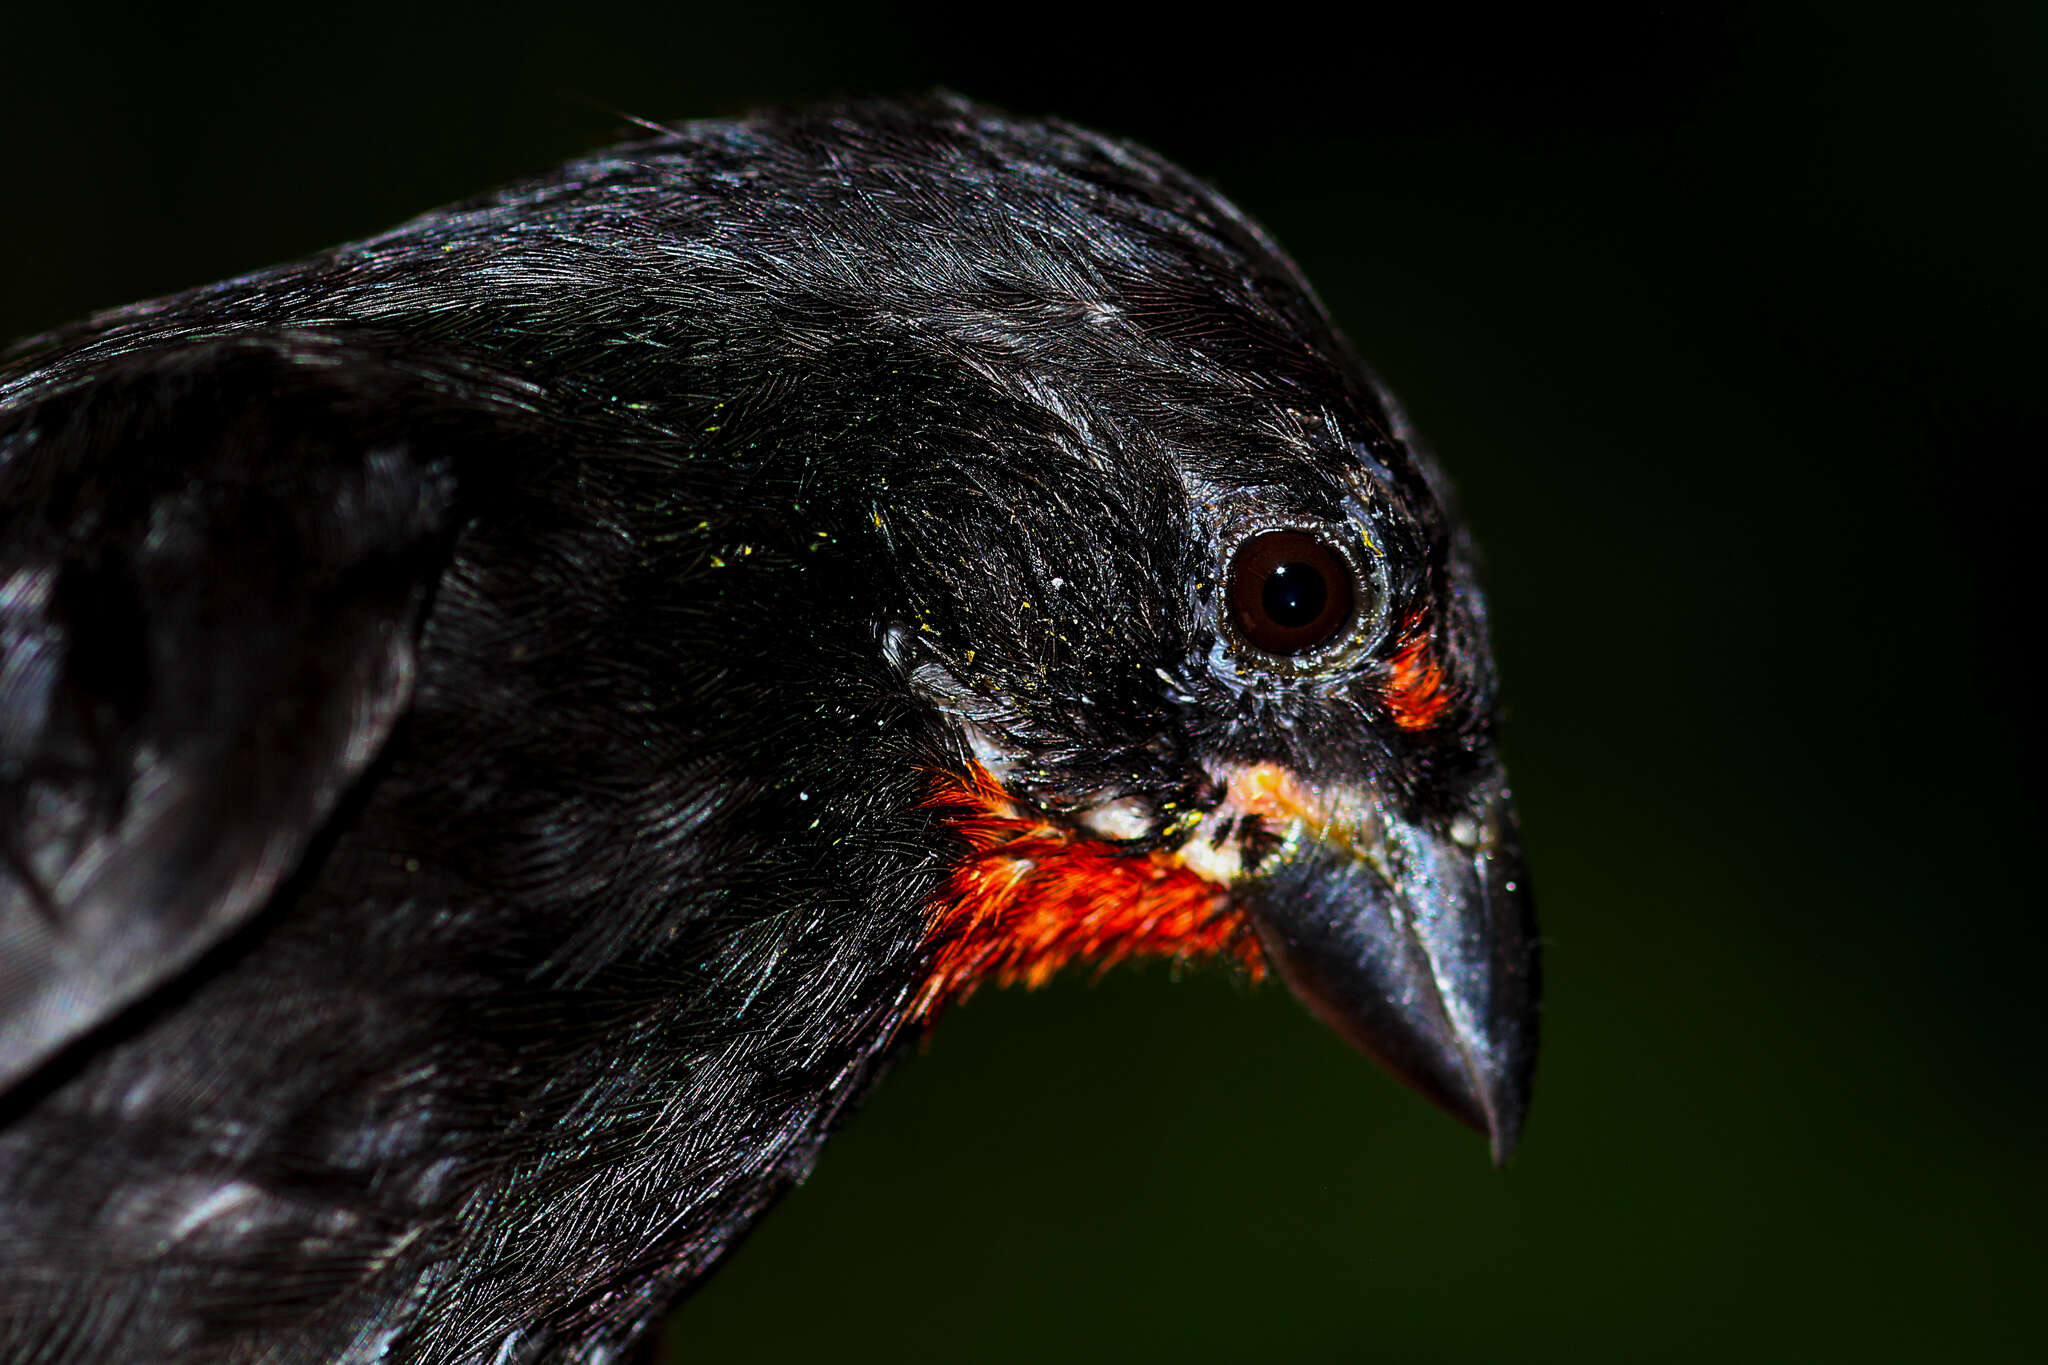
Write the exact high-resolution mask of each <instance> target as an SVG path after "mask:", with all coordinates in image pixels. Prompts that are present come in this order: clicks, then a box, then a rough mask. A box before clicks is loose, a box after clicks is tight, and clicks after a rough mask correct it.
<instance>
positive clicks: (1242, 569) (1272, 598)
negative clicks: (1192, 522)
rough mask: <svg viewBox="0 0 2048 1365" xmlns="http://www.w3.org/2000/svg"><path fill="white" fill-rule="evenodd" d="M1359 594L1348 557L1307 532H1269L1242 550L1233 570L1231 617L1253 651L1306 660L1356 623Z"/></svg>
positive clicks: (1231, 577)
mask: <svg viewBox="0 0 2048 1365" xmlns="http://www.w3.org/2000/svg"><path fill="white" fill-rule="evenodd" d="M1354 597H1355V593H1354V590H1353V588H1352V585H1351V567H1350V565H1348V564H1346V563H1345V562H1344V557H1343V556H1342V555H1340V554H1338V553H1337V552H1336V551H1335V550H1333V549H1331V548H1330V547H1329V546H1327V545H1325V544H1324V543H1323V542H1322V541H1320V540H1317V539H1316V538H1315V537H1314V536H1312V535H1309V534H1308V533H1307V532H1305V531H1267V532H1265V533H1264V534H1263V535H1256V536H1253V537H1252V538H1251V539H1250V540H1247V541H1246V542H1245V543H1244V544H1243V545H1241V546H1239V547H1238V551H1237V557H1236V558H1235V559H1234V560H1232V561H1231V565H1230V612H1231V616H1232V617H1233V618H1234V619H1235V620H1236V622H1237V629H1238V632H1239V633H1240V634H1242V635H1243V636H1244V638H1245V640H1246V641H1247V642H1248V643H1250V644H1251V645H1252V646H1253V648H1255V649H1260V650H1263V651H1265V652H1266V653H1268V654H1278V655H1282V656H1292V655H1296V654H1306V653H1308V652H1309V651H1310V650H1312V649H1315V648H1317V647H1318V646H1320V645H1324V644H1327V643H1329V641H1330V640H1331V639H1332V638H1333V637H1334V636H1335V635H1336V634H1337V632H1338V631H1340V630H1342V629H1343V628H1344V626H1345V625H1346V624H1347V623H1348V622H1349V621H1350V620H1351V610H1352V605H1353V598H1354Z"/></svg>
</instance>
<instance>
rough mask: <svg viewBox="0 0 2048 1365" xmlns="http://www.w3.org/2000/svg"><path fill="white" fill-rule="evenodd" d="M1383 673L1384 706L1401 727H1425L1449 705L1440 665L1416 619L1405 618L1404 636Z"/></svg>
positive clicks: (1449, 701) (1408, 728) (1427, 636)
mask: <svg viewBox="0 0 2048 1365" xmlns="http://www.w3.org/2000/svg"><path fill="white" fill-rule="evenodd" d="M1387 672H1388V678H1387V689H1386V694H1385V695H1386V699H1387V706H1388V708H1389V709H1390V710H1391V711H1392V712H1393V716H1394V724H1396V725H1398V726H1400V727H1401V728H1402V729H1403V730H1427V729H1428V728H1429V727H1430V726H1432V725H1434V724H1436V722H1437V720H1438V718H1439V717H1441V716H1442V715H1443V713H1444V711H1445V709H1446V708H1448V707H1449V706H1450V704H1451V699H1450V695H1449V694H1448V693H1447V692H1446V691H1445V689H1444V670H1443V667H1442V665H1440V664H1438V663H1437V661H1436V655H1435V653H1434V652H1433V651H1432V650H1431V649H1430V647H1429V635H1428V634H1427V632H1425V631H1424V630H1423V629H1422V622H1421V620H1420V619H1419V618H1410V620H1409V621H1408V628H1407V632H1406V638H1405V639H1404V640H1403V641H1402V644H1401V648H1400V650H1399V651H1398V652H1396V653H1395V655H1394V657H1393V659H1392V661H1391V662H1390V663H1389V664H1388V669H1387Z"/></svg>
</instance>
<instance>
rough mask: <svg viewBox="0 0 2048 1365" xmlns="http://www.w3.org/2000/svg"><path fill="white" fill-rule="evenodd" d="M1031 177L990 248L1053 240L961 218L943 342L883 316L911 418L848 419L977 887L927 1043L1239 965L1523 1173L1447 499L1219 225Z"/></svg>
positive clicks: (891, 396)
mask: <svg viewBox="0 0 2048 1365" xmlns="http://www.w3.org/2000/svg"><path fill="white" fill-rule="evenodd" d="M1048 145H1050V146H1051V147H1052V148H1053V149H1054V150H1053V151H1052V152H1050V153H1048V152H1047V151H1046V148H1047V146H1048ZM1030 150H1031V151H1032V153H1033V154H1034V155H1036V156H1038V157H1039V158H1041V159H1042V160H1045V161H1050V162H1052V163H1054V164H1052V165H1051V166H1050V167H1049V168H1047V169H1045V170H1044V171H1043V172H1042V173H1041V174H1039V175H1037V176H1036V177H1032V176H1025V175H1018V176H1016V177H1015V179H1014V181H1013V182H1012V183H1011V184H1010V185H1008V186H1006V187H1005V188H1006V193H1007V202H1006V205H1005V215H1006V217H1005V221H1004V223H1003V225H1002V228H1001V234H1002V235H1001V236H1000V237H998V236H996V235H994V234H993V233H991V234H990V235H989V236H988V237H987V238H986V239H985V240H987V241H989V242H995V241H1004V240H1006V241H1009V242H1013V243H1014V242H1015V241H1017V240H1018V239H1019V238H1023V239H1025V240H1028V241H1030V242H1032V243H1033V244H1034V245H1035V249H1034V250H1033V251H1032V252H1029V253H1021V252H1020V253H1016V254H1014V255H1012V256H1009V257H1004V256H1002V255H1001V254H1000V253H999V252H997V251H996V250H995V249H994V248H993V247H987V248H985V249H984V250H983V251H982V253H981V254H980V255H977V252H976V248H977V246H979V245H981V241H982V240H983V239H978V238H977V235H976V234H975V233H974V232H971V231H967V230H965V229H963V230H962V231H960V232H959V233H957V234H955V236H954V237H953V238H952V240H951V241H950V242H949V244H948V245H949V250H950V251H951V253H952V259H953V260H954V262H955V271H954V278H953V279H952V280H946V279H937V280H936V281H934V279H933V278H932V275H933V274H935V273H936V272H927V273H926V274H919V273H918V272H915V271H912V272H908V273H907V276H906V278H908V279H910V280H912V281H913V282H914V284H913V287H914V288H916V289H918V290H921V291H927V292H926V293H925V295H924V296H923V297H921V298H919V299H918V300H917V302H916V304H915V305H914V306H905V307H903V308H902V309H901V314H902V315H903V316H908V317H914V318H915V319H916V324H915V325H914V326H909V327H904V326H899V325H897V324H894V323H893V322H891V321H889V320H881V321H879V322H877V323H876V324H875V325H874V326H873V327H872V328H871V329H870V337H871V338H872V337H874V336H876V335H880V336H884V337H888V338H889V341H888V342H887V343H886V344H879V345H876V344H870V345H869V346H868V348H867V349H866V350H865V351H864V353H863V354H864V357H865V358H864V359H863V360H861V361H860V362H858V363H859V365H860V367H861V368H862V369H864V370H865V371H866V373H865V376H864V377H863V378H862V379H860V380H859V382H849V383H847V384H846V385H845V386H844V387H845V390H846V391H848V392H858V393H860V394H863V395H867V396H870V397H871V396H873V395H876V394H886V395H887V401H886V403H885V404H883V405H881V407H880V408H879V409H877V410H871V411H869V412H867V413H865V414H863V415H861V416H860V417H859V418H858V420H856V419H855V417H854V416H852V415H850V414H841V417H840V419H839V425H840V426H841V427H842V428H844V429H855V430H858V431H859V432H860V433H861V437H862V440H863V442H864V443H865V445H866V448H868V449H877V448H881V449H887V450H888V451H889V452H891V455H890V458H889V459H887V460H886V461H882V462H872V463H871V466H870V467H871V469H872V470H874V471H876V472H875V473H874V474H873V477H870V478H868V479H866V480H865V481H861V482H860V484H859V488H860V499H861V500H860V502H859V505H858V506H857V507H854V508H850V509H847V516H846V521H847V522H848V523H850V524H851V525H852V526H853V527H854V528H855V533H856V534H857V535H859V536H864V537H866V538H867V539H868V540H869V541H870V542H871V543H872V545H873V546H874V547H875V549H876V553H875V554H874V556H873V558H872V561H871V563H872V564H874V565H878V566H880V567H879V568H877V569H876V570H875V573H876V576H877V577H878V579H879V580H881V581H884V582H886V584H887V585H888V586H887V588H886V589H885V590H884V592H883V594H882V596H883V598H884V599H885V601H886V604H887V605H886V609H884V610H882V611H881V612H880V613H879V615H878V624H877V629H878V636H879V643H880V645H881V648H882V652H883V654H884V656H885V658H886V660H887V661H888V664H889V665H890V667H891V668H892V669H893V670H894V671H895V673H896V674H897V675H898V676H899V677H900V678H901V679H902V681H903V682H904V684H905V685H907V687H908V688H909V689H910V690H911V691H912V692H913V693H914V694H915V695H916V696H917V698H919V699H920V701H921V702H922V704H924V705H925V706H927V707H928V708H930V710H931V711H932V712H934V713H936V716H937V717H938V718H939V722H940V725H941V727H942V729H943V730H944V732H945V734H946V736H947V740H948V745H947V753H948V757H947V759H946V761H945V762H943V763H940V764H938V765H935V770H934V771H933V772H932V773H931V774H930V780H929V783H928V790H927V795H926V797H925V801H926V808H927V810H928V811H929V812H930V813H931V814H932V815H933V816H934V818H936V819H937V820H939V821H940V822H941V823H943V824H945V825H946V826H948V827H949V828H950V830H951V832H952V835H953V836H954V837H953V847H954V849H955V854H954V857H955V861H954V862H953V864H952V866H951V867H950V870H949V872H948V874H947V876H946V877H945V879H944V884H943V889H942V891H941V892H940V894H939V895H938V896H937V897H936V898H935V899H934V900H933V901H932V902H931V903H930V905H929V906H928V908H927V912H926V913H927V919H928V927H927V934H928V947H929V962H930V966H929V969H928V972H927V974H926V976H925V978H924V980H923V982H922V984H921V985H920V986H919V987H918V988H917V990H916V993H915V995H914V998H913V1000H912V1002H911V1005H910V1008H909V1011H908V1014H907V1017H908V1018H909V1019H911V1020H927V1019H929V1018H931V1017H932V1016H934V1015H935V1014H936V1013H937V1012H938V1011H939V1010H940V1008H941V1007H942V1006H943V1005H944V1004H945V1003H946V1002H947V1001H949V1000H952V999H956V998H959V997H960V996H962V995H964V994H966V993H967V992H969V991H971V990H973V989H974V988H975V987H976V986H977V985H978V984H980V983H982V982H985V981H994V982H999V983H1018V982H1021V983H1025V984H1035V983H1037V982H1040V981H1043V980H1045V979H1046V978H1048V977H1049V976H1051V975H1052V974H1054V973H1055V972H1057V971H1058V970H1059V969H1061V968H1062V967H1064V966H1067V965H1069V964H1072V963H1083V962H1089V963H1106V962H1111V961H1115V960H1117V959H1120V958H1125V957H1130V956H1139V955H1164V956H1168V957H1173V958H1198V957H1204V956H1214V955H1221V956H1224V957H1228V958H1232V959H1235V960H1236V961H1237V962H1239V963H1240V964H1242V966H1243V967H1244V969H1245V970H1247V971H1248V972H1250V973H1251V974H1253V975H1255V976H1256V975H1259V974H1262V973H1263V972H1264V971H1266V970H1268V969H1270V970H1271V971H1273V972H1274V973H1276V974H1277V975H1278V976H1279V977H1280V978H1281V979H1282V980H1283V981H1284V982H1285V983H1286V984H1287V986H1288V987H1289V988H1290V989H1291V990H1292V991H1293V992H1294V993H1295V994H1296V995H1297V996H1298V997H1299V998H1300V999H1301V1000H1302V1001H1303V1003H1305V1004H1306V1005H1307V1006H1308V1008H1309V1009H1311V1010H1312V1011H1313V1012H1314V1013H1315V1014H1316V1015H1318V1016H1319V1017H1320V1018H1322V1019H1323V1020H1324V1021H1326V1022H1327V1023H1328V1024H1330V1025H1331V1026H1332V1027H1333V1028H1334V1029H1335V1030H1336V1031H1337V1032H1338V1033H1339V1034H1341V1035H1342V1036H1343V1037H1344V1038H1346V1039H1347V1040H1349V1041H1350V1042H1351V1043H1353V1044H1354V1045H1356V1046H1357V1047H1358V1048H1360V1049H1362V1050H1363V1051H1364V1052H1366V1053H1367V1054H1369V1055H1370V1056H1372V1057H1373V1058H1375V1059H1377V1060H1378V1061H1379V1062H1380V1063H1382V1064H1383V1065H1385V1066H1386V1067H1387V1068H1388V1069H1390V1070H1391V1071H1392V1072H1393V1073H1394V1074H1395V1075H1397V1076H1399V1077H1400V1078H1401V1079H1403V1080H1404V1081H1406V1082H1407V1083H1409V1084H1410V1085H1412V1086H1413V1087H1415V1088H1416V1089H1417V1090H1419V1091H1421V1092H1422V1093H1423V1094H1424V1095H1426V1096H1428V1097H1429V1098H1430V1099H1432V1100H1433V1101H1435V1102H1436V1103H1437V1104H1439V1105H1440V1106H1442V1107H1443V1108H1444V1109H1446V1110H1448V1111H1449V1112H1450V1113H1451V1114H1453V1115H1455V1116H1456V1117H1458V1118H1460V1119H1462V1120H1463V1121H1465V1122H1466V1123H1468V1124H1470V1125H1471V1126H1473V1127H1474V1128H1476V1129H1478V1130H1479V1131H1481V1132H1482V1133H1484V1134H1486V1135H1487V1136H1488V1137H1489V1138H1490V1140H1491V1143H1492V1147H1493V1151H1494V1154H1495V1157H1496V1159H1497V1160H1505V1159H1506V1156H1507V1154H1508V1153H1509V1151H1510V1150H1511V1149H1512V1147H1513V1145H1514V1143H1515V1141H1516V1138H1517V1136H1518V1134H1519V1131H1520V1128H1521V1123H1522V1118H1523V1114H1524V1111H1525V1109H1526V1106H1527V1103H1528V1099H1529V1090H1530V1080H1531V1073H1532V1070H1533V1065H1534V1058H1535V1049H1536V1034H1537V1017H1536V1010H1537V999H1538V963H1537V944H1536V937H1535V929H1534V923H1533V918H1532V914H1531V908H1530V898H1529V890H1528V882H1527V878H1526V875H1525V873H1524V870H1523V858H1522V852H1521V847H1520V842H1519V837H1518V834H1517V827H1516V820H1515V814H1514V809H1513V804H1512V801H1511V798H1510V795H1509V791H1508V787H1507V783H1506V779H1505V775H1504V773H1503V770H1502V767H1501V764H1500V761H1499V758H1498V756H1497V753H1496V749H1495V727H1496V719H1497V694H1496V685H1495V676H1494V670H1493V666H1492V661H1491V656H1490V648H1489V644H1488V639H1487V623H1486V607H1485V602H1484V598H1483V596H1482V594H1481V591H1480V588H1479V584H1478V581H1477V577H1476V571H1475V563H1474V558H1475V556H1474V551H1473V548H1472V545H1471V542H1470V539H1469V537H1468V536H1467V534H1466V533H1465V531H1464V529H1463V526H1462V523H1461V521H1460V520H1459V517H1458V513H1457V509H1456V506H1455V503H1454V499H1453V497H1452V494H1451V491H1450V489H1449V486H1448V484H1447V482H1446V481H1445V479H1444V477H1443V475H1442V474H1441V472H1440V470H1439V469H1438V467H1437V466H1436V464H1435V462H1434V460H1433V459H1432V457H1431V455H1430V454H1429V452H1428V451H1427V450H1426V449H1425V448H1424V447H1423V445H1422V444H1421V442H1420V440H1419V439H1418V437H1417V435H1416V433H1415V432H1414V431H1413V429H1412V428H1411V426H1410V424H1409V423H1408V421H1407V419H1406V417H1405V416H1404V415H1403V413H1402V412H1401V411H1400V409H1399V408H1398V406H1397V405H1396V404H1395V403H1394V401H1393V400H1392V398H1391V397H1390V396H1389V395H1388V394H1387V393H1386V392H1385V390H1384V389H1383V387H1382V386H1381V385H1380V384H1379V383H1378V382H1377V381H1376V379H1375V378H1374V377H1373V375H1372V374H1371V373H1370V372H1369V371H1368V370H1366V368H1365V367H1364V366H1363V365H1362V364H1361V363H1360V362H1359V361H1358V360H1357V359H1356V358H1355V356H1354V355H1353V353H1352V352H1351V350H1350V348H1349V346H1348V345H1347V343H1346V342H1345V340H1344V339H1343V338H1342V337H1341V336H1340V334H1339V333H1338V332H1337V330H1336V329H1335V327H1334V326H1333V325H1332V324H1331V322H1330V320H1329V318H1328V316H1327V314H1326V313H1325V312H1324V310H1323V308H1322V306H1321V304H1320V303H1319V302H1318V301H1317V300H1316V298H1315V296H1314V295H1313V293H1312V292H1311V291H1310V289H1309V288H1308V286H1307V284H1306V283H1305V281H1304V280H1303V279H1302V278H1301V276H1300V274H1299V273H1298V271H1297V270H1296V269H1295V267H1294V266H1293V264H1292V263H1291V262H1290V261H1288V259H1287V258H1286V257H1285V256H1284V255H1283V254H1282V253H1281V252H1280V251H1279V250H1278V249H1277V248H1276V247H1275V246H1274V245H1273V244H1272V243H1271V242H1270V241H1269V240H1268V239H1267V238H1266V237H1265V236H1264V235H1263V233H1262V232H1260V231H1259V230H1258V229H1257V228H1256V227H1255V226H1253V225H1251V224H1250V223H1249V222H1247V221H1246V220H1245V219H1243V218H1242V217H1241V216H1240V215H1238V214H1237V212H1236V211H1235V210H1234V209H1232V208H1231V207H1230V206H1229V205H1228V204H1227V203H1225V202H1224V201H1222V200H1221V199H1220V198H1218V197H1217V196H1215V195H1214V193H1213V192H1212V191H1209V190H1208V189H1207V188H1206V187H1204V186H1201V185H1199V184H1198V183H1197V182H1195V181H1193V180H1192V179H1191V178H1189V177H1187V176H1185V175H1184V174H1183V173H1180V172H1178V171H1176V170H1174V169H1173V168H1171V167H1170V166H1167V165H1166V164H1165V163H1163V162H1159V161H1157V160H1155V159H1152V158H1150V157H1148V156H1147V155H1146V154H1144V153H1141V152H1136V151H1134V150H1132V149H1129V148H1126V147H1122V146H1120V145H1118V144H1110V143H1107V142H1106V141H1104V140H1100V139H1091V138H1089V137H1088V136H1087V135H1074V134H1067V135H1066V136H1065V137H1064V139H1063V138H1061V137H1052V138H1044V137H1042V136H1041V140H1040V141H1039V142H1038V143H1037V144H1035V145H1034V146H1033V147H1032V148H1031V149H1030ZM1091 177H1092V179H1093V182H1094V183H1093V185H1092V186H1089V185H1088V184H1087V183H1086V182H1088V181H1089V180H1090V179H1091ZM1077 182H1080V183H1081V191H1080V192H1077V189H1076V184H1077ZM1105 185H1107V186H1109V187H1110V188H1109V189H1105V188H1104V186H1105ZM1112 191H1113V192H1112ZM961 201H969V202H971V197H970V196H959V195H956V196H955V202H961ZM962 276H965V277H966V278H967V279H969V280H971V285H969V286H963V285H961V284H960V283H959V279H960V277H962ZM821 458H828V457H821Z"/></svg>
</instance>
